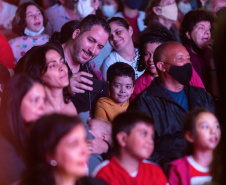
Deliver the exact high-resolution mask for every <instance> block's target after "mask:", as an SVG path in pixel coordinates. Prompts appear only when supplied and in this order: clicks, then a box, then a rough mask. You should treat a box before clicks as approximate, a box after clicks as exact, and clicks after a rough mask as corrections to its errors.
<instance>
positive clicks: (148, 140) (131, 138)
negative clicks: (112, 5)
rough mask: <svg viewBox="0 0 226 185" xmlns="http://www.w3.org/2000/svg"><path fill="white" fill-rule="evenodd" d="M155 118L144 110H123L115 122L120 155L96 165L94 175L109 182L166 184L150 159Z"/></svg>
mask: <svg viewBox="0 0 226 185" xmlns="http://www.w3.org/2000/svg"><path fill="white" fill-rule="evenodd" d="M154 132H155V131H154V120H153V119H152V118H151V117H149V116H148V115H146V114H144V113H141V112H135V111H133V112H124V113H121V114H119V115H118V116H117V117H116V118H115V119H114V120H113V124H112V141H113V144H114V147H115V149H116V155H115V156H112V157H111V159H110V160H106V161H104V162H103V163H101V164H100V165H99V166H97V167H96V169H94V171H93V173H92V174H93V176H95V177H98V178H102V179H104V180H105V181H106V182H107V183H108V184H109V185H123V184H129V185H148V184H155V185H166V183H167V179H166V177H165V175H164V173H163V171H162V169H161V168H160V167H158V166H157V165H156V164H154V163H152V162H150V161H147V160H145V159H148V158H149V156H150V155H151V154H152V152H153V150H154V141H153V138H154Z"/></svg>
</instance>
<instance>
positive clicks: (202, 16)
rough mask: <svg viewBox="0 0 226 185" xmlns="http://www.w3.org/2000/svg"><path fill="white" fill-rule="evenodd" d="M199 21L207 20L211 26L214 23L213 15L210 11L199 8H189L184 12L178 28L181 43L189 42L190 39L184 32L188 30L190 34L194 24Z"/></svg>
mask: <svg viewBox="0 0 226 185" xmlns="http://www.w3.org/2000/svg"><path fill="white" fill-rule="evenodd" d="M201 21H209V22H210V24H211V26H212V24H213V23H214V16H213V14H212V12H210V11H207V10H203V9H201V8H200V9H196V10H191V11H189V12H188V13H187V14H185V16H184V19H183V21H182V23H181V28H180V39H181V41H182V44H183V45H184V44H189V43H190V41H189V40H190V39H188V38H187V36H186V33H187V32H188V33H189V34H191V32H192V30H193V28H194V27H195V25H196V24H197V23H199V22H201Z"/></svg>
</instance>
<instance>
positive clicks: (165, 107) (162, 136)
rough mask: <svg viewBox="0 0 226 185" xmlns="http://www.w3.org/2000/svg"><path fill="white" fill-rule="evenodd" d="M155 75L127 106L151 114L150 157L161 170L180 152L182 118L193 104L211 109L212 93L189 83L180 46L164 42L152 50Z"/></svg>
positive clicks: (186, 58)
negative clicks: (152, 141)
mask: <svg viewBox="0 0 226 185" xmlns="http://www.w3.org/2000/svg"><path fill="white" fill-rule="evenodd" d="M154 64H155V66H156V69H157V72H158V75H159V76H158V77H156V78H154V79H153V81H152V83H151V85H150V86H149V87H148V88H147V89H145V90H144V91H143V92H142V93H140V94H139V95H138V96H137V97H136V98H135V99H134V100H133V101H132V102H131V104H130V106H129V108H128V110H138V111H142V112H145V113H147V114H148V115H151V116H153V118H154V121H155V123H156V133H155V151H154V153H153V155H152V156H151V158H150V160H151V161H153V162H155V163H158V164H159V165H160V166H161V167H162V168H163V169H164V170H165V167H166V166H167V164H168V163H169V162H171V161H172V160H175V159H178V158H180V157H182V156H183V150H184V148H185V145H186V143H185V139H184V137H183V124H182V123H183V119H184V117H185V114H186V113H187V112H188V111H189V110H192V109H194V108H196V107H204V108H207V109H209V110H211V111H214V109H215V108H214V103H213V99H212V97H211V96H210V95H209V94H208V93H206V91H205V90H204V89H202V88H199V87H194V86H191V85H189V81H190V79H191V76H192V66H191V62H190V55H189V53H188V52H187V50H186V49H185V47H184V46H182V45H181V44H179V43H177V42H168V43H164V44H162V45H160V46H158V47H157V48H156V50H155V52H154Z"/></svg>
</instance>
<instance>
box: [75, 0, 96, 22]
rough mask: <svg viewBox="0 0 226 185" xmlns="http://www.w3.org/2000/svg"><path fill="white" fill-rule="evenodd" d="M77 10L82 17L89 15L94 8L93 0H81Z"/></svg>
mask: <svg viewBox="0 0 226 185" xmlns="http://www.w3.org/2000/svg"><path fill="white" fill-rule="evenodd" d="M77 10H78V13H79V14H80V16H81V17H82V18H84V17H86V16H87V15H89V14H90V13H91V12H92V11H93V10H94V8H93V7H92V6H91V0H79V1H78V5H77Z"/></svg>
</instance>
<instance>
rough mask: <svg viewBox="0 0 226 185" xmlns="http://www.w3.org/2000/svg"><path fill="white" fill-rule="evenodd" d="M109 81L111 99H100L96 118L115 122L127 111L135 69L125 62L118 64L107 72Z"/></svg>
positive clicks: (95, 112)
mask: <svg viewBox="0 0 226 185" xmlns="http://www.w3.org/2000/svg"><path fill="white" fill-rule="evenodd" d="M107 80H108V81H109V83H110V85H109V92H110V96H109V97H101V98H99V99H98V101H97V103H96V106H95V111H94V117H95V118H100V119H104V120H108V121H113V119H114V118H115V116H117V115H118V114H119V113H121V112H124V111H126V110H127V108H128V106H129V98H130V96H131V94H132V93H133V89H134V83H135V72H134V70H133V68H132V67H131V66H130V65H129V64H126V63H124V62H116V63H114V64H113V65H111V66H110V67H109V69H108V71H107Z"/></svg>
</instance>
